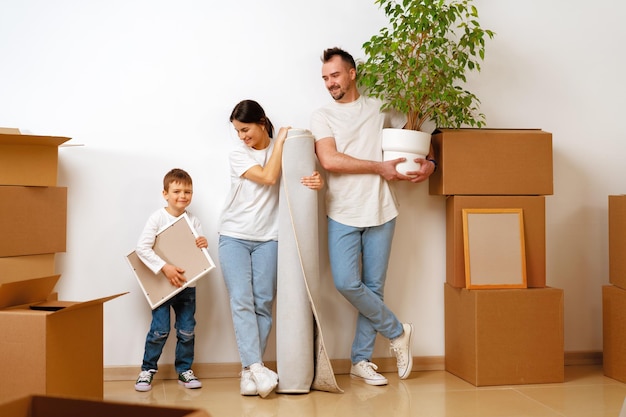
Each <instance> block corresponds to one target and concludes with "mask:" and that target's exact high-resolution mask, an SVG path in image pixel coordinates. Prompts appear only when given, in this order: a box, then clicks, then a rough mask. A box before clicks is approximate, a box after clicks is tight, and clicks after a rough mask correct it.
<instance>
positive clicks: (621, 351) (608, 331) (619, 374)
mask: <svg viewBox="0 0 626 417" xmlns="http://www.w3.org/2000/svg"><path fill="white" fill-rule="evenodd" d="M625 254H626V195H610V196H609V283H610V284H611V285H605V286H603V287H602V321H603V336H602V337H603V349H602V353H603V357H602V362H603V366H604V374H605V375H606V376H608V377H610V378H613V379H617V380H618V381H622V382H626V256H625Z"/></svg>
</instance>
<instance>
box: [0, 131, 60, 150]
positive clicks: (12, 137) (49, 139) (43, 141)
mask: <svg viewBox="0 0 626 417" xmlns="http://www.w3.org/2000/svg"><path fill="white" fill-rule="evenodd" d="M70 139H71V138H66V137H62V136H38V135H21V134H19V133H17V134H16V133H2V132H0V145H39V146H54V147H58V146H59V145H61V144H62V143H65V142H67V141H68V140H70Z"/></svg>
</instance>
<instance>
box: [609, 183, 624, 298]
mask: <svg viewBox="0 0 626 417" xmlns="http://www.w3.org/2000/svg"><path fill="white" fill-rule="evenodd" d="M625 253H626V195H610V196H609V282H610V283H611V284H613V285H616V286H618V287H620V288H622V289H626V256H624V254H625Z"/></svg>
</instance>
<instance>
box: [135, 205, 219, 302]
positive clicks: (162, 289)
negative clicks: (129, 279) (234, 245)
mask: <svg viewBox="0 0 626 417" xmlns="http://www.w3.org/2000/svg"><path fill="white" fill-rule="evenodd" d="M197 237H198V233H197V232H196V231H195V229H194V228H193V226H192V224H191V221H190V220H189V217H188V216H187V214H186V213H183V214H182V215H181V216H180V217H178V218H177V219H176V220H175V221H174V222H172V223H170V224H169V225H167V226H165V227H164V228H163V229H161V230H159V232H157V236H156V240H155V242H154V246H153V249H154V251H155V252H156V254H157V255H159V256H160V257H161V258H162V259H163V260H164V261H165V262H167V263H168V264H172V265H176V266H178V267H181V268H183V269H184V270H185V274H184V276H185V278H187V282H186V283H185V284H184V285H183V286H182V287H180V288H179V287H174V286H173V285H172V284H171V283H170V282H169V280H168V279H167V278H166V277H165V274H163V272H161V271H159V272H158V273H156V274H155V273H153V272H152V271H151V270H150V268H148V267H147V266H146V265H145V264H144V263H143V262H142V261H141V259H139V256H138V255H137V253H136V251H134V250H133V251H132V252H130V253H129V254H128V255H126V260H127V262H128V265H129V266H130V268H131V269H132V271H133V274H134V275H135V278H136V279H137V282H138V283H139V286H140V287H141V290H142V291H143V293H144V295H145V297H146V300H147V301H148V304H150V308H152V309H153V310H154V309H155V308H157V307H159V306H160V305H162V304H163V303H165V302H166V301H167V300H169V299H170V298H172V297H173V296H175V295H176V294H178V293H179V292H181V291H182V290H184V289H185V288H187V287H189V286H190V285H191V284H193V283H195V282H197V281H198V280H199V279H200V278H202V277H204V276H206V275H207V274H208V273H209V272H210V271H211V270H213V269H214V268H215V263H214V262H213V259H211V255H209V252H208V251H207V250H206V248H198V247H197V246H196V238H197Z"/></svg>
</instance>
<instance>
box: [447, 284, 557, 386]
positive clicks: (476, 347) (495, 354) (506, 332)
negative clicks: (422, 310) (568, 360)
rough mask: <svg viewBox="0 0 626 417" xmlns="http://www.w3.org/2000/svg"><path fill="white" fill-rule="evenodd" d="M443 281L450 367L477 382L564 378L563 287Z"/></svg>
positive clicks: (502, 383) (496, 383) (536, 382)
mask: <svg viewBox="0 0 626 417" xmlns="http://www.w3.org/2000/svg"><path fill="white" fill-rule="evenodd" d="M444 285H445V289H444V302H445V362H446V364H445V368H446V371H448V372H450V373H452V374H454V375H456V376H458V377H459V378H462V379H464V380H466V381H467V382H469V383H471V384H473V385H475V386H485V385H517V384H540V383H551V382H563V380H564V378H565V376H564V365H565V363H564V361H565V353H564V342H563V290H561V289H556V288H535V289H503V290H468V289H465V288H454V287H452V286H451V285H449V284H444Z"/></svg>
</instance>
